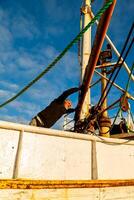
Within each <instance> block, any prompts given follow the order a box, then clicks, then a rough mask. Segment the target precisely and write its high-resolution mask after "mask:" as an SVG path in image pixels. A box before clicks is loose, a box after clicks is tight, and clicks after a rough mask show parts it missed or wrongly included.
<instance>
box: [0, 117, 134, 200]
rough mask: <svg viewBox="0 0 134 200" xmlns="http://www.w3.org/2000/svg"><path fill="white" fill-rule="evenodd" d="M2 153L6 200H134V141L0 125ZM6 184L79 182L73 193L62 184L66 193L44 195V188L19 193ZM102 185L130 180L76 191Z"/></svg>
mask: <svg viewBox="0 0 134 200" xmlns="http://www.w3.org/2000/svg"><path fill="white" fill-rule="evenodd" d="M0 151H1V154H0V166H1V167H0V179H1V181H0V189H4V190H0V199H2V200H5V199H7V200H9V199H12V200H17V198H18V199H20V200H21V199H26V200H30V199H34V200H36V199H41V200H44V199H47V198H49V199H55V198H56V199H57V200H59V199H69V200H74V199H81V200H84V199H87V198H88V197H90V198H91V199H93V200H94V199H95V200H102V199H105V200H106V199H113V200H114V199H125V200H127V199H134V180H132V179H134V141H128V140H123V139H112V138H98V137H96V136H90V135H84V134H76V133H71V132H65V131H58V130H52V129H45V128H37V127H32V126H27V125H21V124H15V123H9V122H4V121H0ZM2 179H5V183H8V180H6V179H9V180H11V181H13V182H14V181H16V179H26V180H27V179H30V180H42V181H45V180H50V181H54V180H58V181H61V180H62V181H63V182H64V181H66V180H70V181H71V180H75V184H74V185H73V186H72V187H71V188H68V187H65V188H64V184H63V188H62V189H61V188H60V189H59V188H58V187H56V188H55V187H53V188H51V189H50V187H48V188H46V187H45V190H43V186H42V187H39V188H38V187H37V188H34V189H33V190H32V189H30V190H26V189H25V187H23V186H22V187H19V186H20V183H18V186H16V187H12V186H13V184H11V185H10V184H5V186H3V182H2ZM102 179H105V180H108V181H110V180H113V179H115V180H116V179H120V180H122V181H124V180H125V179H127V180H129V182H130V183H131V184H125V181H124V184H121V185H120V184H119V185H118V184H116V181H114V182H115V184H114V185H109V184H108V185H103V184H100V186H96V185H94V184H93V185H92V187H91V185H90V184H89V185H90V186H88V187H86V188H85V186H84V185H83V184H82V185H81V186H80V187H79V188H77V187H76V185H77V182H78V181H83V183H84V181H86V180H87V181H89V183H92V180H96V181H97V180H98V181H100V180H102ZM24 182H25V181H24ZM37 182H38V181H37ZM22 185H23V184H22ZM107 186H108V187H107ZM94 187H95V188H94ZM12 188H14V189H12ZM16 188H17V190H16ZM18 188H19V190H18ZM28 188H29V187H28ZM9 194H10V195H9ZM8 195H9V196H8ZM76 196H77V197H76ZM90 198H88V199H90Z"/></svg>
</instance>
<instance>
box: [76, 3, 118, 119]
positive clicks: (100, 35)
mask: <svg viewBox="0 0 134 200" xmlns="http://www.w3.org/2000/svg"><path fill="white" fill-rule="evenodd" d="M115 4H116V0H114V1H113V3H112V4H111V6H110V7H109V8H108V9H107V10H106V12H105V13H104V14H103V15H102V17H101V19H100V22H99V25H98V28H97V32H96V36H95V40H94V43H93V48H92V51H91V56H90V59H89V62H88V65H87V68H86V72H85V76H84V79H83V83H82V86H83V89H82V91H81V94H80V98H79V102H78V106H77V111H76V114H75V121H76V122H77V121H78V120H79V119H80V113H81V109H82V106H83V102H84V99H85V96H86V93H87V91H88V87H89V85H90V84H91V80H92V77H93V74H94V70H95V66H96V64H97V61H98V58H99V54H100V51H101V47H102V45H103V42H104V39H105V35H106V32H107V29H108V26H109V23H110V19H111V16H112V13H113V10H114V7H115Z"/></svg>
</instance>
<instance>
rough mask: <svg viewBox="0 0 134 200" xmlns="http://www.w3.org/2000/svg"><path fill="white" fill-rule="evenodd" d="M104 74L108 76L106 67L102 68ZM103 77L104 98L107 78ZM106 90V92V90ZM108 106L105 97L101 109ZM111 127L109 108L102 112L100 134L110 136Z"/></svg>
mask: <svg viewBox="0 0 134 200" xmlns="http://www.w3.org/2000/svg"><path fill="white" fill-rule="evenodd" d="M101 73H102V75H103V76H104V77H105V78H106V69H102V72H101ZM104 77H102V78H101V92H102V94H103V98H105V96H106V92H107V91H105V88H106V84H107V80H106V79H105V78H104ZM104 91H105V92H104ZM106 108H107V98H105V99H104V101H103V103H102V106H101V109H102V110H105V109H106ZM110 127H111V121H110V119H109V117H108V112H107V110H105V111H104V112H103V113H102V114H101V118H100V132H99V135H101V136H103V137H110V133H109V130H110Z"/></svg>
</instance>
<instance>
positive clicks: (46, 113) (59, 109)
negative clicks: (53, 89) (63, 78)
mask: <svg viewBox="0 0 134 200" xmlns="http://www.w3.org/2000/svg"><path fill="white" fill-rule="evenodd" d="M78 90H79V88H71V89H69V90H66V91H65V92H63V94H62V95H60V96H59V97H58V98H57V99H55V100H54V101H52V102H51V103H50V104H49V105H48V106H47V107H46V108H45V109H44V110H42V111H41V112H39V113H38V114H37V116H35V117H34V118H33V119H32V121H31V122H30V125H33V126H39V127H45V128H50V127H51V126H53V125H54V124H55V123H56V122H57V121H58V119H60V117H62V115H64V114H65V113H66V112H67V111H69V110H70V109H69V110H66V108H65V107H64V101H65V100H66V98H67V97H68V96H69V95H71V94H73V93H75V92H77V91H78Z"/></svg>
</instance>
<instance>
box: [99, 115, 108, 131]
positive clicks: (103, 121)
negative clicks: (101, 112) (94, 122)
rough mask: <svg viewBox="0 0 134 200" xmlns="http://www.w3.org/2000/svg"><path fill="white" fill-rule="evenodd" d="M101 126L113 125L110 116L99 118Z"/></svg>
mask: <svg viewBox="0 0 134 200" xmlns="http://www.w3.org/2000/svg"><path fill="white" fill-rule="evenodd" d="M99 125H100V127H109V128H110V127H111V120H110V118H108V117H101V118H100V120H99Z"/></svg>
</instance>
